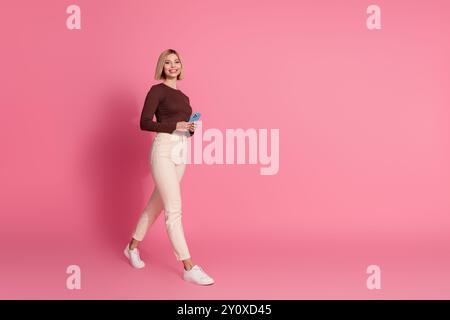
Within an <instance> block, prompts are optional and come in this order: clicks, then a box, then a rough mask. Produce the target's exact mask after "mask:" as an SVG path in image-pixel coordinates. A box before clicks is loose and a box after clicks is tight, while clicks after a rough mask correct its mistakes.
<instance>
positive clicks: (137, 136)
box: [0, 0, 450, 299]
mask: <svg viewBox="0 0 450 320" xmlns="http://www.w3.org/2000/svg"><path fill="white" fill-rule="evenodd" d="M71 4H77V5H79V6H80V7H81V19H82V21H81V27H82V29H81V30H68V29H67V28H66V18H67V16H68V14H66V8H67V7H68V6H69V5H71ZM370 4H377V5H379V6H380V7H381V23H382V29H381V30H374V31H370V30H368V29H367V27H366V18H367V14H366V8H367V6H369V5H370ZM0 14H1V19H0V32H1V41H2V58H1V59H0V70H1V80H0V81H1V88H2V89H1V91H0V98H1V104H2V105H1V108H0V139H1V157H0V161H1V166H0V181H1V185H0V188H1V189H0V199H1V200H0V214H1V216H0V219H1V221H0V249H1V252H2V254H1V258H0V261H1V264H0V298H2V299H9V298H25V299H31V298H39V299H49V298H56V299H80V298H82V299H91V298H99V299H107V298H108V299H111V298H112V299H118V298H124V299H131V298H137V299H218V298H224V299H231V298H233V299H253V298H254V299H316V298H323V299H331V298H338V299H348V298H354V299H380V298H381V299H387V298H389V299H410V298H413V299H414V298H425V299H428V298H438V299H442V298H447V299H448V298H450V276H449V275H448V270H449V268H450V250H449V248H448V245H449V240H450V233H449V227H450V197H449V195H450V143H449V140H450V111H449V107H450V92H449V90H448V88H449V85H450V62H449V59H448V57H449V56H450V42H449V41H448V39H450V5H449V2H448V1H444V0H442V1H411V0H409V1H406V0H405V1H381V0H378V1H376V2H372V1H357V0H347V1H317V0H314V1H313V0H311V1H298V0H295V1H294V0H292V1H286V0H285V1H262V0H257V1H256V0H255V1H254V0H251V1H250V0H245V1H242V0H240V1H236V0H227V1H205V0H202V1H198V0H189V1H144V0H132V1H118V0H115V1H112V0H109V1H106V0H101V1H100V0H96V1H81V0H79V1H76V2H75V3H74V2H73V1H62V0H53V1H49V0H47V1H43V0H41V1H18V0H17V1H2V2H1V4H0ZM167 48H175V49H177V50H179V51H180V53H181V54H182V57H183V58H184V66H185V76H186V78H185V80H183V81H180V82H179V83H178V88H180V89H181V90H182V91H183V92H185V93H186V94H187V95H188V96H189V97H190V101H191V105H192V107H193V109H194V111H199V112H201V113H203V116H202V117H203V119H202V120H203V121H202V124H203V131H205V130H207V129H208V128H217V129H220V130H221V131H222V132H223V133H225V129H227V128H229V129H237V128H243V129H249V128H255V129H260V128H261V129H269V130H270V129H271V128H273V129H279V130H280V168H279V172H278V174H276V175H272V176H263V175H260V174H259V169H260V166H261V165H259V164H258V165H250V164H247V165H237V164H235V165H212V166H211V165H206V164H202V165H195V164H191V165H189V166H188V167H187V170H186V173H185V176H184V178H183V181H182V188H183V191H182V192H183V210H184V211H183V219H184V220H183V221H184V227H185V233H186V238H187V241H188V244H189V246H190V250H191V253H192V256H193V260H194V262H196V263H198V264H199V265H201V266H203V267H204V269H205V270H206V271H207V272H208V273H209V274H210V275H211V276H213V277H214V279H215V280H216V284H214V285H213V286H208V287H200V286H195V285H193V284H190V283H185V282H183V281H182V280H181V270H182V266H181V264H180V263H179V262H177V261H176V260H175V257H174V255H173V253H172V252H171V247H170V243H169V240H168V237H167V234H166V231H165V229H164V227H165V226H164V219H163V218H162V217H163V215H161V216H160V218H159V219H158V220H157V222H156V223H155V224H154V225H153V227H152V228H151V229H150V230H149V233H148V234H147V237H146V239H145V241H144V242H143V243H142V246H141V248H142V249H141V252H142V257H143V259H144V260H145V261H146V262H147V267H146V268H145V269H143V270H135V269H132V268H131V267H130V266H129V265H128V263H127V261H126V260H125V258H124V257H123V254H122V250H123V247H124V245H125V243H126V242H127V241H128V240H129V236H130V235H131V232H132V230H133V228H134V226H135V223H136V222H137V219H138V217H139V215H140V212H141V210H142V209H143V207H144V206H145V204H146V202H147V200H148V197H149V196H150V193H151V191H152V188H153V180H152V176H151V173H150V169H149V163H148V152H149V151H150V147H151V140H152V138H153V136H154V133H150V132H144V131H141V130H140V129H139V117H140V112H141V110H142V106H143V102H144V98H145V94H146V92H147V91H148V89H149V88H150V86H151V85H152V84H155V83H158V82H157V81H155V80H153V74H154V68H155V64H156V60H157V58H158V56H159V54H160V53H161V52H162V51H163V50H164V49H167ZM71 264H76V265H79V266H80V267H81V271H82V275H81V283H82V284H81V285H82V289H81V290H78V291H77V290H68V289H66V278H67V277H68V276H69V275H68V274H66V268H67V266H69V265H71ZM371 264H376V265H379V266H380V267H381V286H382V288H381V289H380V290H368V289H367V287H366V279H367V277H368V275H367V274H366V268H367V266H369V265H371Z"/></svg>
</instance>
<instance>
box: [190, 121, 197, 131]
mask: <svg viewBox="0 0 450 320" xmlns="http://www.w3.org/2000/svg"><path fill="white" fill-rule="evenodd" d="M196 127H197V125H196V124H195V122H190V123H189V131H191V132H194V131H195V128H196Z"/></svg>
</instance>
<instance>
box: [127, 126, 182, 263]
mask: <svg viewBox="0 0 450 320" xmlns="http://www.w3.org/2000/svg"><path fill="white" fill-rule="evenodd" d="M188 136H189V132H188V131H181V130H175V131H174V132H173V133H164V132H158V133H157V134H156V136H155V139H154V140H153V145H152V149H151V152H150V164H151V171H152V175H153V180H154V182H155V187H154V189H153V192H152V195H151V196H150V199H149V201H148V203H147V205H146V207H145V208H144V210H143V212H142V215H141V217H140V218H139V221H138V224H137V226H136V229H135V232H134V234H133V238H134V239H136V240H139V241H142V240H143V239H144V236H145V234H146V232H147V229H148V228H149V227H150V226H151V225H152V224H153V222H155V220H156V219H157V218H158V216H159V214H160V213H161V211H162V209H164V212H165V222H166V230H167V234H168V236H169V239H170V242H171V243H172V248H173V252H174V254H175V257H176V259H177V260H185V259H188V258H190V257H191V256H190V254H189V249H188V246H187V243H186V239H185V237H184V231H183V225H182V221H181V212H182V210H181V190H180V182H181V178H182V177H183V174H184V170H185V167H186V159H187V139H188Z"/></svg>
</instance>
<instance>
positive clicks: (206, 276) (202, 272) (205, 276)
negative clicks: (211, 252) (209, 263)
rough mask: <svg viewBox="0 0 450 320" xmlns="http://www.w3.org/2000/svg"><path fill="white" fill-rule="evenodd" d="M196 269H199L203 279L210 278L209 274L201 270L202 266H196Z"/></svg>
mask: <svg viewBox="0 0 450 320" xmlns="http://www.w3.org/2000/svg"><path fill="white" fill-rule="evenodd" d="M198 271H200V276H201V277H202V278H203V279H208V280H209V279H210V278H211V277H210V276H208V275H207V274H206V272H205V271H203V269H202V267H200V266H198Z"/></svg>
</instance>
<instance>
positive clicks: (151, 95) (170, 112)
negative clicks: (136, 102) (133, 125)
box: [140, 82, 193, 136]
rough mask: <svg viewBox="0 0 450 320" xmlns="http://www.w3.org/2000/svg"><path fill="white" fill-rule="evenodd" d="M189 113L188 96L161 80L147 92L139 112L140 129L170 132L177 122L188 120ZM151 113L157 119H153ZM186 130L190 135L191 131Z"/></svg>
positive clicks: (190, 110) (190, 112)
mask: <svg viewBox="0 0 450 320" xmlns="http://www.w3.org/2000/svg"><path fill="white" fill-rule="evenodd" d="M191 114H192V108H191V106H190V102H189V97H188V96H187V95H185V94H184V93H183V92H181V90H178V89H174V88H172V87H169V86H168V85H166V84H164V83H162V82H161V83H158V84H155V85H153V86H152V87H151V88H150V90H149V91H148V93H147V97H146V98H145V103H144V108H143V109H142V113H141V121H140V126H141V130H146V131H155V132H166V133H172V132H173V131H174V130H176V128H177V122H179V121H189V118H190V117H191ZM153 115H155V116H156V120H157V121H153ZM188 131H189V133H190V135H191V136H192V135H193V132H191V131H190V130H188Z"/></svg>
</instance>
